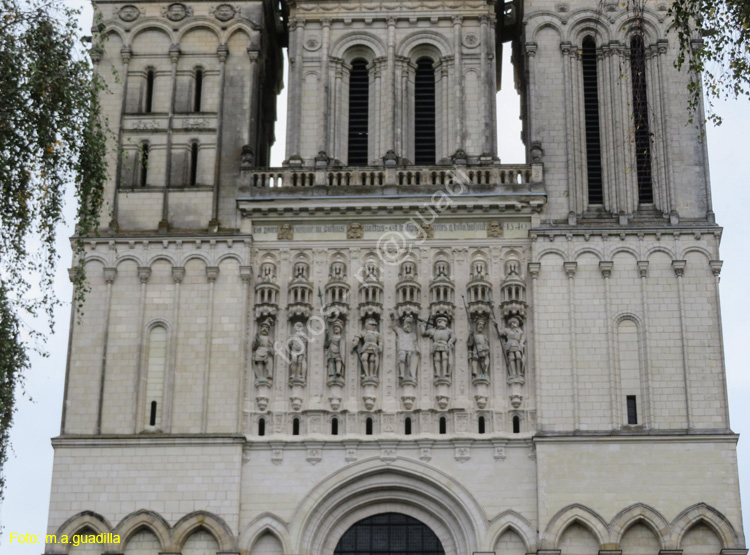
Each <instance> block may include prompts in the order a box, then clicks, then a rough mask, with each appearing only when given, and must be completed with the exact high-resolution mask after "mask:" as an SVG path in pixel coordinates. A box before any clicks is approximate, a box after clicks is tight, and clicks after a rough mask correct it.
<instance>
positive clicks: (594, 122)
mask: <svg viewBox="0 0 750 555" xmlns="http://www.w3.org/2000/svg"><path fill="white" fill-rule="evenodd" d="M581 65H582V67H583V109H584V115H585V118H586V173H587V176H588V185H589V194H588V198H589V204H602V203H603V202H604V193H603V188H602V153H601V138H600V136H599V85H598V76H597V72H596V42H595V41H594V39H593V37H590V36H589V37H586V38H585V39H583V49H582V55H581Z"/></svg>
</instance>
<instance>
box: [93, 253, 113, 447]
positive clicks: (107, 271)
mask: <svg viewBox="0 0 750 555" xmlns="http://www.w3.org/2000/svg"><path fill="white" fill-rule="evenodd" d="M116 275H117V268H104V281H105V282H106V284H107V293H106V300H105V301H104V306H105V308H104V326H103V327H104V339H103V340H102V343H103V345H102V361H101V371H100V374H99V406H98V407H97V411H96V432H95V433H96V434H101V433H102V412H103V410H104V381H105V379H106V377H107V347H108V343H109V318H110V314H111V313H112V282H114V281H115V276H116Z"/></svg>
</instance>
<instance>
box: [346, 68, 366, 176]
mask: <svg viewBox="0 0 750 555" xmlns="http://www.w3.org/2000/svg"><path fill="white" fill-rule="evenodd" d="M369 104H370V83H369V76H368V74H367V62H365V61H364V60H354V61H353V62H352V70H351V73H350V74H349V165H350V166H366V165H367V146H368V145H367V131H368V126H369V121H368V111H369Z"/></svg>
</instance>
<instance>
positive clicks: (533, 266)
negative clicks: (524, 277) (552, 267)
mask: <svg viewBox="0 0 750 555" xmlns="http://www.w3.org/2000/svg"><path fill="white" fill-rule="evenodd" d="M528 269H529V275H530V276H531V279H536V278H538V277H539V272H540V271H541V270H542V263H541V262H529V265H528Z"/></svg>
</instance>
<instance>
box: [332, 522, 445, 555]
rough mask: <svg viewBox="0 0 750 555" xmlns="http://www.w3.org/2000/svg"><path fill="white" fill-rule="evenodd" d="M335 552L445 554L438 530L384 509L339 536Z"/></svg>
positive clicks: (341, 554) (338, 554)
mask: <svg viewBox="0 0 750 555" xmlns="http://www.w3.org/2000/svg"><path fill="white" fill-rule="evenodd" d="M333 553H334V555H365V554H367V555H445V551H444V550H443V546H442V544H441V543H440V540H439V539H438V537H437V536H436V535H435V532H433V531H432V530H430V528H428V527H427V526H426V525H425V524H423V523H421V522H420V521H418V520H417V519H416V518H412V517H410V516H406V515H402V514H399V513H384V514H381V515H375V516H371V517H369V518H366V519H364V520H360V521H359V522H357V523H356V524H355V525H354V526H352V527H351V528H349V530H347V531H346V533H345V534H344V535H343V536H342V537H341V539H340V540H339V543H338V545H337V546H336V550H335V551H334V552H333Z"/></svg>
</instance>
